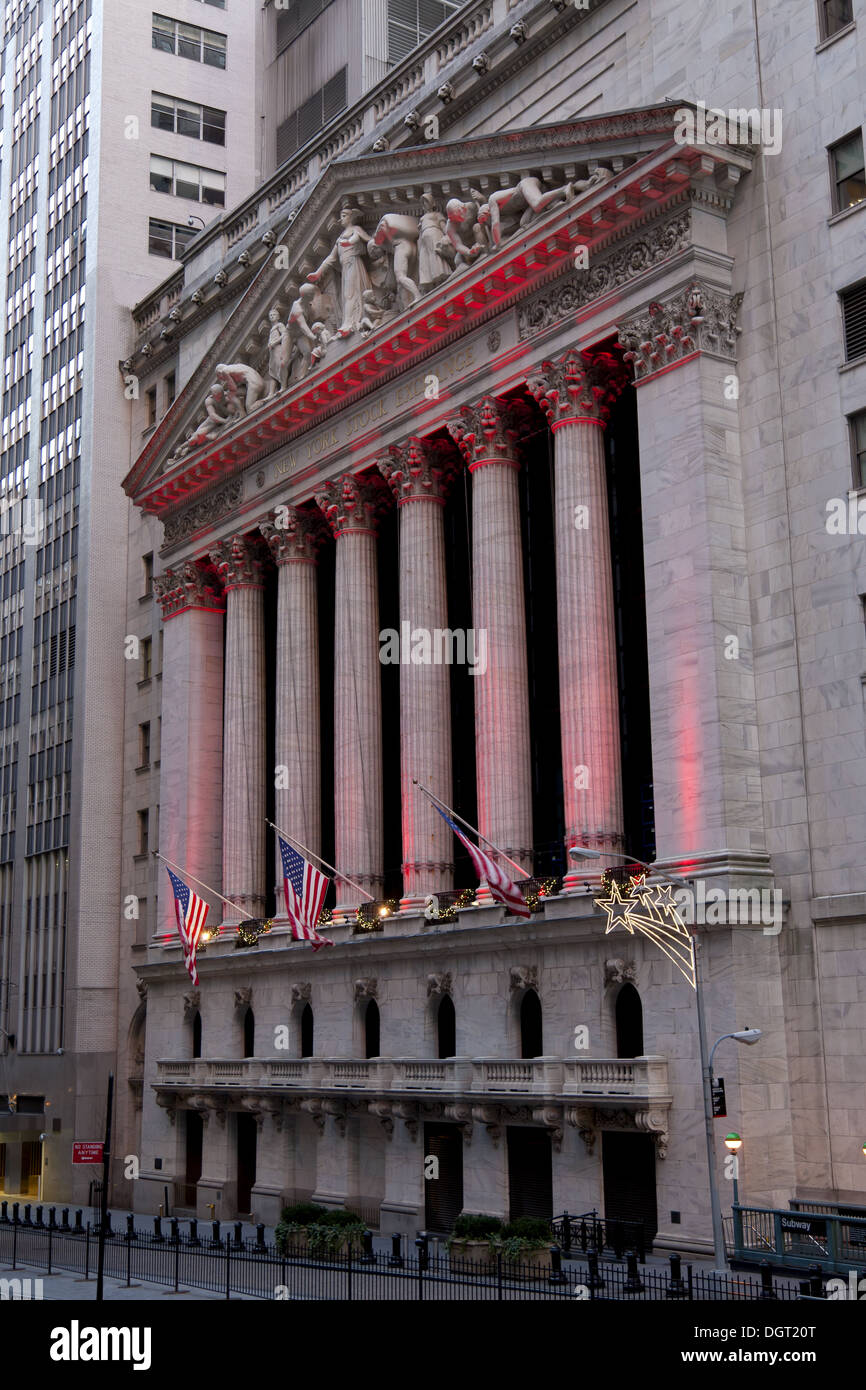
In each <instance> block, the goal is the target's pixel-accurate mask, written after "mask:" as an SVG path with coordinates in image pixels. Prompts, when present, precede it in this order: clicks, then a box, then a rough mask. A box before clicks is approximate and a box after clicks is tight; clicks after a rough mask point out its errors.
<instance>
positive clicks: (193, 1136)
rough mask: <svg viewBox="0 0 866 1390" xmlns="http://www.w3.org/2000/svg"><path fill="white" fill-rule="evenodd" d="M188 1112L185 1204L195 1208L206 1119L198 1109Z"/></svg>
mask: <svg viewBox="0 0 866 1390" xmlns="http://www.w3.org/2000/svg"><path fill="white" fill-rule="evenodd" d="M185 1114H186V1162H185V1165H184V1179H183V1181H184V1192H183V1205H184V1206H185V1207H190V1208H192V1210H193V1211H194V1210H195V1205H196V1197H197V1194H196V1187H197V1184H198V1180H199V1178H200V1177H201V1166H202V1151H203V1148H204V1121H203V1120H202V1117H201V1115H200V1114H199V1112H198V1111H197V1110H187V1111H186V1112H185Z"/></svg>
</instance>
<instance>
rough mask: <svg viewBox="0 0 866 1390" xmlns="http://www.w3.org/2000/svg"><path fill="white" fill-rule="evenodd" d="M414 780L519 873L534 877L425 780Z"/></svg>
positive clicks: (425, 792) (433, 800)
mask: <svg viewBox="0 0 866 1390" xmlns="http://www.w3.org/2000/svg"><path fill="white" fill-rule="evenodd" d="M412 781H413V782H414V784H415V786H416V787H417V788H418V790H419V791H422V792H423V793H424V795H425V796H429V798H430V800H431V801H432V802H434V803H435V804H436V805H437V806H441V807H442V808H443V809H444V810H446V811H447V812H448V814H449V816H452V817H453V819H454V820H459V822H460V824H461V825H465V826H466V829H467V830H471V831H472V834H473V835H477V836H478V838H479V840H483V841H484V843H485V845H489V846H490V848H491V849H492V850H495V851H496V853H497V854H500V855H501V856H502V858H503V859H504V860H505V862H506V863H507V864H510V865H511V867H512V869H516V870H517V872H518V873H519V874H525V876H526V877H527V878H532V874H530V873H527V871H526V869H524V867H523V865H522V864H517V863H515V861H514V860H513V859H509V857H508V855H507V854H506V853H505V851H504V850H502V849H499V848H498V846H496V845H495V844H494V843H493V841H492V840H488V838H487V836H486V835H482V834H481V831H480V830H477V829H476V828H475V826H474V825H470V824H469V822H468V820H464V819H463V817H462V816H458V814H457V812H456V811H452V810H451V807H450V806H448V805H446V803H445V802H444V801H440V800H439V797H438V796H435V795H434V794H433V792H431V791H429V790H428V788H427V787H425V786H424V784H423V782H419V781H418V778H417V777H413V778H412Z"/></svg>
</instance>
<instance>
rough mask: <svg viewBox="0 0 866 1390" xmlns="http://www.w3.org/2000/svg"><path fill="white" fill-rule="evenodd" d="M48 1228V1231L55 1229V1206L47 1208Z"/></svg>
mask: <svg viewBox="0 0 866 1390" xmlns="http://www.w3.org/2000/svg"><path fill="white" fill-rule="evenodd" d="M48 1229H49V1231H56V1230H57V1208H56V1207H49V1208H48Z"/></svg>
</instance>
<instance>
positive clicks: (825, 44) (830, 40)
mask: <svg viewBox="0 0 866 1390" xmlns="http://www.w3.org/2000/svg"><path fill="white" fill-rule="evenodd" d="M856 28H857V21H856V20H854V19H852V20H851V23H850V24H846V25H845V27H844V29H837V30H836V32H835V34H828V35H827V37H826V39H822V40H821V42H820V43H819V44H818V45H817V46H816V48H815V52H816V53H823V52H824V49H825V48H829V47H830V45H831V44H834V43H836V41H837V39H842V38H844V37H845V35H846V34H850V33H852V32H853V30H854V29H856Z"/></svg>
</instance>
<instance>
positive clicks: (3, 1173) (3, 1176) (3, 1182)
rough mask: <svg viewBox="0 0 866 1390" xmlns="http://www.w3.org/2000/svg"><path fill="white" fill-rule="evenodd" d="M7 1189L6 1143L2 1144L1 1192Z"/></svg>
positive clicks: (0, 1164)
mask: <svg viewBox="0 0 866 1390" xmlns="http://www.w3.org/2000/svg"><path fill="white" fill-rule="evenodd" d="M5 1191H6V1145H5V1144H0V1192H5Z"/></svg>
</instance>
